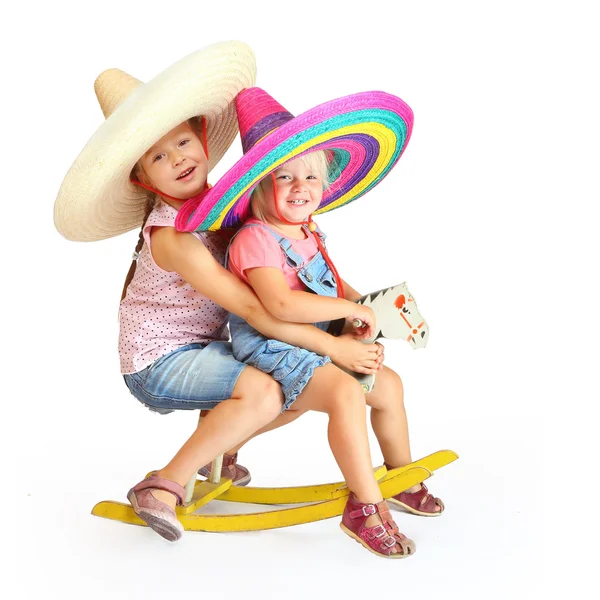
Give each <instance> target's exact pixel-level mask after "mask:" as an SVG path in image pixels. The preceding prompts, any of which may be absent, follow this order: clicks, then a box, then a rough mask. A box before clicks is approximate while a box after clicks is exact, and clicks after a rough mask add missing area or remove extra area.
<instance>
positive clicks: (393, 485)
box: [92, 283, 458, 532]
mask: <svg viewBox="0 0 600 600" xmlns="http://www.w3.org/2000/svg"><path fill="white" fill-rule="evenodd" d="M358 302H359V303H361V304H366V305H368V306H371V307H372V308H373V310H374V311H375V312H376V314H377V324H378V333H377V335H376V336H375V337H374V338H372V339H370V340H365V341H366V342H369V343H370V342H372V341H374V340H375V339H379V338H381V337H386V338H392V339H405V340H406V341H407V342H408V343H409V344H410V345H411V347H412V348H414V349H416V348H423V347H424V346H425V345H426V344H427V340H428V337H429V329H428V327H427V324H426V322H425V320H424V319H423V317H422V316H421V315H420V313H419V311H418V309H417V306H416V302H415V300H414V298H413V297H412V295H411V294H410V292H409V291H408V288H407V287H406V284H405V283H402V284H400V285H398V286H394V287H391V288H386V289H384V290H380V291H378V292H374V293H371V294H367V295H366V296H363V297H362V298H361V299H360V300H358ZM357 325H359V324H357ZM355 376H356V377H357V379H359V381H360V382H361V385H362V386H363V388H364V389H365V391H370V390H371V389H372V387H373V385H374V376H367V377H366V378H365V377H364V376H360V375H356V374H355ZM457 458H458V455H457V454H456V453H455V452H453V451H452V450H440V451H439V452H435V453H433V454H430V455H429V456H426V457H424V458H422V459H420V460H417V461H415V462H412V463H410V464H409V465H406V466H404V467H399V468H397V469H392V470H391V471H388V470H387V468H386V467H385V466H380V467H377V468H376V469H375V476H376V478H377V481H378V483H379V487H380V489H381V494H382V496H383V497H384V498H385V499H388V498H390V497H391V496H395V495H396V494H399V493H400V492H403V491H405V490H407V489H409V488H411V487H412V486H414V485H416V484H417V483H421V482H422V481H424V480H425V479H428V478H429V477H431V475H432V474H433V472H434V471H436V470H437V469H439V468H441V467H444V466H445V465H447V464H449V463H451V462H453V461H455V460H456V459H457ZM222 462H223V457H222V456H219V457H217V458H216V459H215V460H214V461H213V462H212V465H211V476H210V479H209V480H207V481H204V480H198V479H197V478H196V476H194V477H193V478H192V479H191V480H190V481H189V482H188V485H187V486H186V498H185V502H184V503H183V505H181V506H178V507H177V509H176V512H177V515H178V518H179V520H180V522H181V524H182V525H183V527H184V529H186V530H188V531H221V532H224V531H255V530H262V529H276V528H278V527H289V526H291V525H299V524H301V523H310V522H313V521H320V520H323V519H330V518H331V517H336V516H339V515H341V514H342V512H343V511H344V506H345V505H346V501H347V498H348V495H349V493H350V491H349V490H348V488H347V487H346V484H345V482H343V481H342V482H337V483H326V484H321V485H310V486H300V487H283V488H261V487H239V486H232V483H231V479H229V478H222V479H221V477H220V474H221V466H222ZM215 499H218V500H225V501H228V502H242V503H247V504H267V505H278V504H280V505H288V504H303V506H298V507H294V508H280V509H275V510H271V511H265V512H256V513H246V514H224V515H198V514H194V513H195V511H197V510H198V509H199V508H200V507H202V506H204V505H205V504H208V502H210V501H211V500H215ZM92 514H93V515H96V516H98V517H104V518H106V519H113V520H116V521H123V522H124V523H131V524H133V525H144V526H145V525H146V524H145V523H144V521H142V520H141V519H140V518H139V517H138V516H137V515H136V514H135V513H134V511H133V507H132V506H131V505H130V504H125V503H122V502H116V501H111V500H107V501H103V502H99V503H98V504H96V505H95V506H94V508H93V509H92Z"/></svg>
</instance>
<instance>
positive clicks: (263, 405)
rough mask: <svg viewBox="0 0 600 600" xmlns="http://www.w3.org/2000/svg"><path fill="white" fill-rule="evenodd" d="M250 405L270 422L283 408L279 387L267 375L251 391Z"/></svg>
mask: <svg viewBox="0 0 600 600" xmlns="http://www.w3.org/2000/svg"><path fill="white" fill-rule="evenodd" d="M251 401H252V404H253V406H254V407H256V410H257V411H258V412H259V413H260V414H262V415H264V416H265V418H267V419H268V420H269V421H272V420H273V419H274V418H275V417H276V416H277V415H278V414H279V413H280V412H281V408H282V407H283V392H282V391H281V386H280V385H279V384H278V383H277V382H276V381H275V380H274V379H273V378H272V377H270V376H269V375H264V374H263V377H262V378H261V379H260V382H259V383H258V384H257V385H256V387H254V388H253V390H252V400H251Z"/></svg>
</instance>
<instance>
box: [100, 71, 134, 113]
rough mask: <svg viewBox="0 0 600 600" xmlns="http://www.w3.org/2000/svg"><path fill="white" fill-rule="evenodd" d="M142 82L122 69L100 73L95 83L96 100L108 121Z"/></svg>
mask: <svg viewBox="0 0 600 600" xmlns="http://www.w3.org/2000/svg"><path fill="white" fill-rule="evenodd" d="M140 85H142V82H141V81H140V80H139V79H136V78H135V77H132V76H131V75H128V74H127V73H125V71H121V69H107V70H106V71H104V72H102V73H100V75H98V77H97V78H96V81H95V82H94V91H95V92H96V98H98V102H99V103H100V108H101V109H102V112H103V113H104V117H105V118H106V119H108V117H110V115H112V113H113V112H115V110H116V109H117V108H118V106H119V105H120V104H121V103H122V102H123V101H124V100H125V99H126V98H127V97H128V96H129V95H130V94H131V93H132V92H133V90H135V89H136V88H137V87H139V86H140Z"/></svg>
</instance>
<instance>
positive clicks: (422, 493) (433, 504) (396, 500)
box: [388, 483, 444, 517]
mask: <svg viewBox="0 0 600 600" xmlns="http://www.w3.org/2000/svg"><path fill="white" fill-rule="evenodd" d="M415 488H416V489H415ZM388 502H389V503H390V504H391V505H393V506H399V507H401V508H403V509H404V510H407V511H408V512H410V513H412V514H413V515H420V516H422V517H439V516H440V515H441V514H442V512H444V503H443V502H442V501H441V500H440V499H439V498H436V497H434V496H432V495H431V494H430V493H429V492H428V491H427V487H426V486H425V484H424V483H421V484H417V485H416V486H414V487H412V488H409V489H408V490H406V491H405V492H400V493H399V494H396V495H395V496H392V497H391V498H389V499H388Z"/></svg>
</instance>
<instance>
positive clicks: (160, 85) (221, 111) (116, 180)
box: [54, 41, 256, 241]
mask: <svg viewBox="0 0 600 600" xmlns="http://www.w3.org/2000/svg"><path fill="white" fill-rule="evenodd" d="M255 79H256V63H255V58H254V53H253V52H252V50H251V49H250V47H249V46H247V45H246V44H244V43H242V42H235V41H232V42H221V43H218V44H213V45H211V46H208V47H207V48H204V49H203V50H200V51H198V52H195V53H193V54H190V55H189V56H187V57H185V58H183V59H181V60H180V61H178V62H176V63H175V64H174V65H172V66H171V67H169V68H168V69H166V70H165V71H163V72H162V73H161V74H160V75H158V76H157V77H155V78H154V79H153V80H152V81H150V82H149V83H146V84H142V85H140V86H139V87H138V88H136V89H135V90H134V91H133V92H132V93H131V95H130V96H129V97H127V99H126V100H125V101H124V102H123V103H122V104H121V105H120V106H119V107H118V108H117V109H116V110H115V112H113V113H112V114H111V115H110V116H109V117H108V119H106V121H105V122H104V123H103V124H102V125H101V126H100V127H99V129H98V130H97V131H96V133H95V134H94V135H93V136H92V137H91V138H90V140H89V141H88V143H87V144H86V146H85V148H84V149H83V150H82V152H81V153H80V155H79V156H78V157H77V159H76V160H75V162H74V163H73V166H72V167H71V169H70V170H69V172H68V173H67V175H66V177H65V179H64V181H63V183H62V185H61V188H60V190H59V192H58V197H57V199H56V202H55V205H54V223H55V225H56V228H57V229H58V231H59V232H60V233H61V234H62V235H63V236H64V237H66V238H68V239H70V240H75V241H93V240H100V239H105V238H109V237H112V236H115V235H118V234H120V233H124V232H126V231H129V230H131V229H134V228H136V227H139V226H140V225H141V222H142V219H143V216H144V211H145V199H146V194H145V192H144V191H142V190H140V189H139V188H137V187H135V186H133V185H132V184H131V183H130V181H129V176H130V173H131V170H132V169H133V167H134V166H135V164H136V162H137V161H138V160H139V159H140V157H141V156H142V155H143V154H144V152H146V151H147V150H148V148H150V147H151V146H152V145H153V144H154V143H156V141H158V140H159V139H160V138H161V137H163V136H164V135H165V134H166V133H168V132H169V131H170V130H171V129H173V128H174V127H176V126H177V125H178V124H180V123H182V122H183V121H185V120H186V119H189V118H191V117H194V116H199V115H202V116H204V117H205V119H206V124H207V144H208V150H209V158H210V160H209V170H210V169H212V168H213V167H214V166H215V165H216V164H217V163H218V162H219V160H220V159H221V158H222V156H223V155H224V154H225V152H226V151H227V149H228V148H229V146H230V145H231V143H232V142H233V140H234V138H235V136H236V134H237V131H238V124H237V119H236V114H235V105H234V99H235V97H236V96H237V94H238V93H239V92H240V91H241V90H243V89H244V88H247V87H249V86H252V85H254V82H255Z"/></svg>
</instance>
